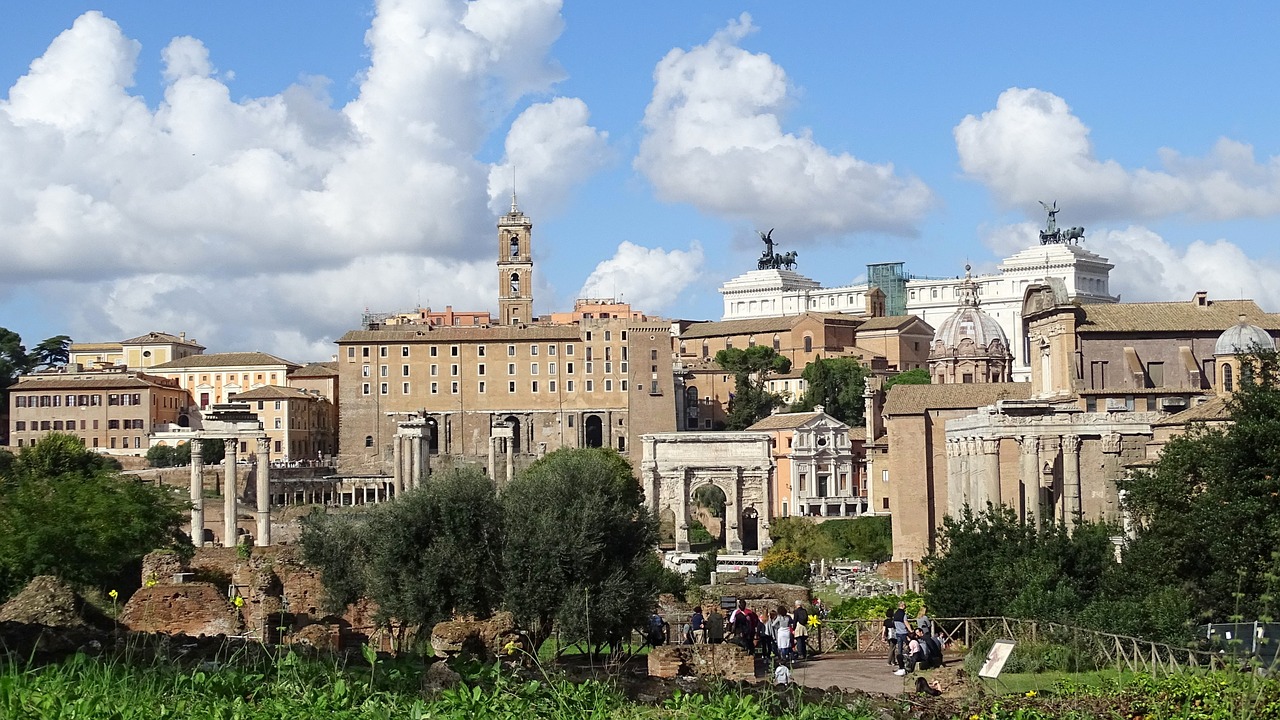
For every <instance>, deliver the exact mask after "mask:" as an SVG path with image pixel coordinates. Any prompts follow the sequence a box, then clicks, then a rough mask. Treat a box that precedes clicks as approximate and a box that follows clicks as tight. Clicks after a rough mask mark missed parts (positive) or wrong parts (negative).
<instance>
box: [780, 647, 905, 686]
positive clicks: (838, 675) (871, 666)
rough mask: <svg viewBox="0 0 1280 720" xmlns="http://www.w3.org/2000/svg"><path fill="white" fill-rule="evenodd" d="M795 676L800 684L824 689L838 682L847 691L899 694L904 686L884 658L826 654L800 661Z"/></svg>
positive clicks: (836, 684) (793, 674)
mask: <svg viewBox="0 0 1280 720" xmlns="http://www.w3.org/2000/svg"><path fill="white" fill-rule="evenodd" d="M791 677H792V679H793V680H795V681H796V682H798V683H800V684H801V685H805V686H807V687H812V688H821V689H823V690H825V689H827V688H829V687H831V686H832V685H835V686H837V687H839V688H841V689H844V690H862V691H863V692H869V693H883V694H885V695H897V694H898V693H901V692H902V691H903V688H904V685H905V684H904V683H903V678H902V677H899V676H897V675H894V674H893V668H892V667H891V666H890V665H889V664H888V663H887V662H885V660H884V658H876V659H867V658H855V657H842V656H839V655H823V656H821V657H819V658H816V659H813V660H806V661H804V662H801V663H797V664H796V666H795V669H794V670H793V671H792V675H791Z"/></svg>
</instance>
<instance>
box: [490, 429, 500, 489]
mask: <svg viewBox="0 0 1280 720" xmlns="http://www.w3.org/2000/svg"><path fill="white" fill-rule="evenodd" d="M497 444H498V439H497V438H495V437H493V436H492V435H490V436H489V479H490V480H492V481H493V482H494V483H497V482H498V477H497V476H496V475H494V474H493V472H494V469H495V468H494V466H493V463H494V460H496V459H497V458H496V456H497V453H496V451H495V448H496V447H497Z"/></svg>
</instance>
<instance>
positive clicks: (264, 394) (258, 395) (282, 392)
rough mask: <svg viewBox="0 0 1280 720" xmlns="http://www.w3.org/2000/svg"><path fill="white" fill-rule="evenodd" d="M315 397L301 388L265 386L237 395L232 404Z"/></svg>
mask: <svg viewBox="0 0 1280 720" xmlns="http://www.w3.org/2000/svg"><path fill="white" fill-rule="evenodd" d="M315 397H316V396H315V395H312V394H311V393H309V392H307V391H306V390H303V389H301V388H291V387H280V386H279V385H263V386H262V387H258V388H254V389H252V390H246V391H244V392H241V393H236V394H235V398H234V399H233V400H231V402H239V401H241V400H297V399H303V398H315Z"/></svg>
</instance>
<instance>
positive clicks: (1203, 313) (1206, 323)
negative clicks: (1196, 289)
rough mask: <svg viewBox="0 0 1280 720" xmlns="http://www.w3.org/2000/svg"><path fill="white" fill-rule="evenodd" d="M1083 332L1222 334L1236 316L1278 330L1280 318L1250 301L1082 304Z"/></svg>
mask: <svg viewBox="0 0 1280 720" xmlns="http://www.w3.org/2000/svg"><path fill="white" fill-rule="evenodd" d="M1080 309H1081V310H1083V311H1084V322H1082V323H1080V325H1079V326H1078V328H1077V330H1078V331H1079V332H1082V333H1086V332H1215V331H1216V332H1222V331H1224V330H1226V329H1227V328H1229V327H1232V326H1234V325H1235V324H1237V323H1238V322H1240V319H1239V316H1240V315H1244V316H1245V320H1246V321H1247V322H1249V323H1252V324H1254V325H1257V326H1259V327H1261V328H1263V329H1265V330H1271V331H1280V318H1277V316H1275V315H1271V314H1269V313H1265V312H1263V311H1262V309H1261V308H1259V307H1258V304H1257V303H1255V302H1254V301H1252V300H1213V301H1210V302H1209V303H1208V304H1207V305H1203V306H1201V305H1197V304H1195V303H1193V302H1161V303H1097V304H1094V303H1090V304H1086V305H1082V306H1081V308H1080Z"/></svg>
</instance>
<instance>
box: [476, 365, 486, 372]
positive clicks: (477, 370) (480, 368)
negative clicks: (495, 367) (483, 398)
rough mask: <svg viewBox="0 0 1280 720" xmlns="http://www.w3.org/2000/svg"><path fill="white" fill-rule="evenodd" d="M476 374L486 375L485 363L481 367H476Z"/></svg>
mask: <svg viewBox="0 0 1280 720" xmlns="http://www.w3.org/2000/svg"><path fill="white" fill-rule="evenodd" d="M476 374H477V375H483V374H484V363H480V364H479V365H477V366H476Z"/></svg>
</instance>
